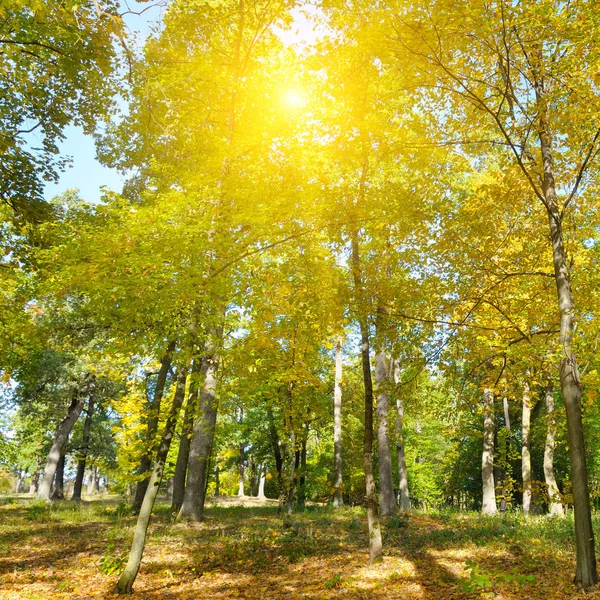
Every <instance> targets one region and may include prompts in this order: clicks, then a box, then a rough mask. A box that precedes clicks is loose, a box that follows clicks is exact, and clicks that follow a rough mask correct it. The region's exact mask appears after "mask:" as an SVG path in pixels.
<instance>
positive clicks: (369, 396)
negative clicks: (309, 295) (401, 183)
mask: <svg viewBox="0 0 600 600" xmlns="http://www.w3.org/2000/svg"><path fill="white" fill-rule="evenodd" d="M367 166H368V163H367V161H366V160H365V164H364V165H363V177H362V180H361V189H362V188H364V179H365V177H366V168H367ZM352 272H353V278H354V290H355V294H356V303H357V308H358V315H359V317H358V320H359V325H360V337H361V359H362V360H361V362H362V371H363V383H364V389H365V413H364V414H365V430H364V440H363V466H364V471H365V504H366V507H367V522H368V527H369V558H370V560H371V563H374V562H379V561H380V560H382V555H383V543H382V539H381V527H380V524H379V515H378V513H377V489H376V488H375V479H374V478H373V380H372V378H371V357H370V350H369V329H368V325H367V319H366V317H365V316H364V312H363V311H364V310H365V308H364V306H363V302H364V298H363V283H362V273H361V267H360V254H359V247H358V232H357V231H353V232H352Z"/></svg>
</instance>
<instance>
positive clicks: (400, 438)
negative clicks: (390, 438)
mask: <svg viewBox="0 0 600 600" xmlns="http://www.w3.org/2000/svg"><path fill="white" fill-rule="evenodd" d="M392 368H393V375H394V387H395V390H396V392H395V394H396V459H397V461H398V490H399V493H398V495H399V504H400V510H401V511H403V512H406V511H409V510H410V495H409V493H408V472H407V470H406V457H405V454H404V431H403V429H404V403H403V401H402V395H401V394H400V390H399V387H398V385H399V383H400V361H399V360H398V359H393V361H392Z"/></svg>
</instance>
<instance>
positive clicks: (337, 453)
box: [333, 338, 344, 508]
mask: <svg viewBox="0 0 600 600" xmlns="http://www.w3.org/2000/svg"><path fill="white" fill-rule="evenodd" d="M342 358H343V353H342V340H341V338H340V339H339V340H338V342H337V344H336V346H335V387H334V392H333V472H334V475H333V487H334V489H335V492H334V494H333V507H334V508H340V507H341V506H343V505H344V496H343V493H342V490H343V487H342V486H343V481H342Z"/></svg>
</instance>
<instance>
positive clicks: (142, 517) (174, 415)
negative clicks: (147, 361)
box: [115, 367, 187, 594]
mask: <svg viewBox="0 0 600 600" xmlns="http://www.w3.org/2000/svg"><path fill="white" fill-rule="evenodd" d="M186 375H187V369H186V368H184V367H182V368H181V369H180V370H179V373H178V375H177V387H176V389H175V396H174V397H173V404H172V405H171V408H170V410H169V414H168V416H167V422H166V423H165V428H164V430H163V434H162V438H161V441H160V444H159V446H158V451H157V453H156V460H155V461H154V468H153V469H152V475H151V476H150V481H149V483H148V486H147V487H146V494H145V495H144V500H143V502H142V506H141V508H140V512H139V514H138V519H137V523H136V526H135V531H134V534H133V542H132V544H131V551H130V552H129V559H128V561H127V565H126V566H125V570H124V571H123V573H122V574H121V577H120V578H119V581H118V582H117V585H116V587H115V592H116V593H117V594H131V593H132V591H133V584H134V582H135V578H136V577H137V574H138V572H139V570H140V564H141V562H142V555H143V553H144V546H145V544H146V532H147V531H148V524H149V523H150V516H151V514H152V508H153V507H154V501H155V500H156V495H157V494H158V489H159V487H160V483H161V481H162V477H163V473H164V469H165V462H166V460H167V455H168V454H169V448H170V446H171V439H172V438H173V432H174V431H175V427H176V425H177V419H178V417H179V412H180V410H181V405H182V403H183V398H184V396H185V381H186Z"/></svg>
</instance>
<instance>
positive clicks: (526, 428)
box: [521, 383, 531, 515]
mask: <svg viewBox="0 0 600 600" xmlns="http://www.w3.org/2000/svg"><path fill="white" fill-rule="evenodd" d="M521 477H522V479H523V513H524V514H525V515H529V511H530V510H531V400H530V398H529V385H528V384H527V383H525V385H524V387H523V413H522V419H521Z"/></svg>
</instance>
